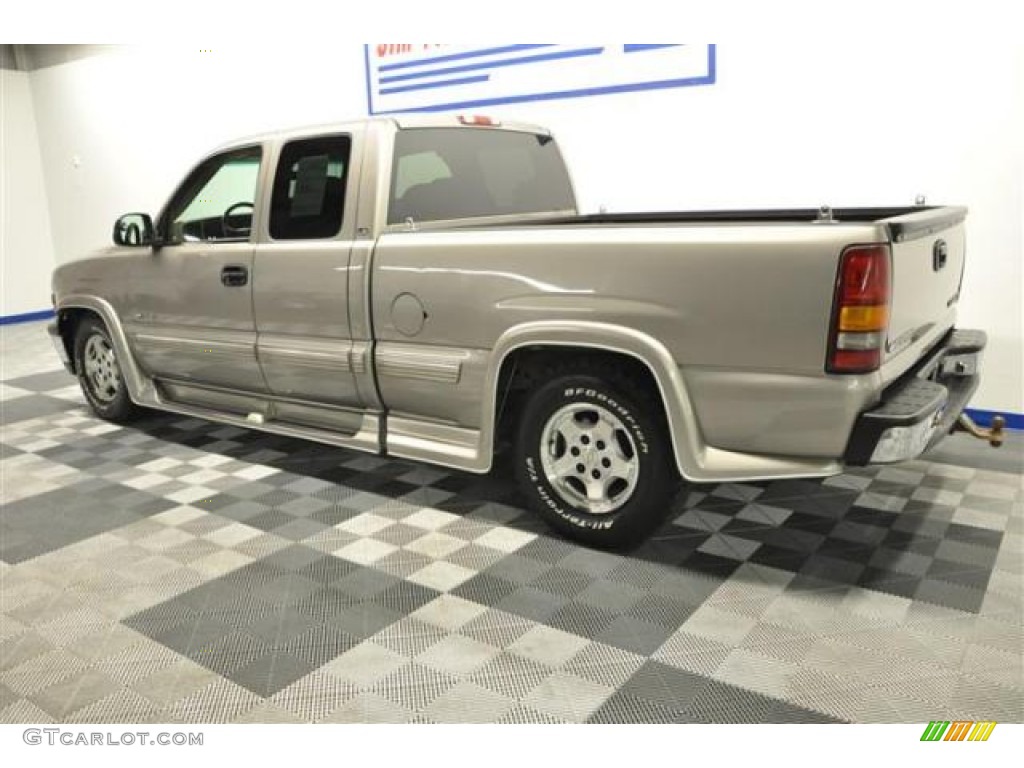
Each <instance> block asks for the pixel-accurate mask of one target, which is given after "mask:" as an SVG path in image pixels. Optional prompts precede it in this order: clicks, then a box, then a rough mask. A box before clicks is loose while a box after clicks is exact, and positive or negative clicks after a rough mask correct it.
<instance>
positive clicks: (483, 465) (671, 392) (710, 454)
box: [474, 320, 842, 482]
mask: <svg viewBox="0 0 1024 768" xmlns="http://www.w3.org/2000/svg"><path fill="white" fill-rule="evenodd" d="M526 346H540V347H544V346H548V347H556V346H557V347H577V348H579V347H583V348H586V347H589V348H592V349H599V350H602V351H607V352H617V353H620V354H624V355H629V356H630V357H633V358H636V359H637V360H639V361H640V362H641V363H643V364H644V365H645V366H646V367H647V369H648V370H650V372H651V375H652V376H653V377H654V381H655V383H656V384H657V385H658V391H659V394H660V396H661V402H662V404H663V405H664V408H665V415H666V418H667V419H668V428H669V437H670V439H671V441H672V450H673V453H674V454H675V460H676V468H677V469H678V470H679V474H680V475H682V476H683V478H685V479H686V480H689V481H691V482H726V481H731V482H745V481H750V480H762V479H778V478H783V477H792V478H796V477H822V476H825V475H834V474H836V473H838V472H840V471H842V466H841V464H840V463H839V462H838V461H836V460H832V459H806V458H796V457H789V456H763V455H758V454H750V453H738V452H735V451H727V450H722V449H720V448H715V447H713V446H709V445H707V444H706V443H705V442H704V438H703V435H702V433H701V431H700V425H699V423H698V421H697V417H696V414H695V413H694V410H693V404H692V401H691V399H690V395H689V392H688V390H687V387H686V382H685V381H684V379H683V375H682V373H681V371H680V369H679V366H678V365H677V364H676V362H675V360H674V359H673V358H672V354H671V353H670V352H669V350H668V348H667V347H666V346H665V345H664V344H662V343H661V342H660V341H658V340H657V339H655V338H653V337H652V336H649V335H647V334H646V333H643V332H641V331H637V330H636V329H634V328H628V327H624V326H620V325H615V324H611V323H599V322H587V321H565V320H555V321H537V322H530V323H523V324H522V325H517V326H515V327H513V328H510V329H509V330H507V331H506V332H505V333H503V334H502V335H501V337H499V339H498V341H497V342H496V344H495V346H494V351H493V354H492V356H491V361H490V365H489V368H488V371H487V378H486V380H485V390H484V395H485V396H484V398H483V413H482V414H481V421H480V424H481V432H480V443H479V449H478V453H477V457H476V458H477V461H476V462H475V463H476V464H477V467H474V471H480V472H487V471H488V470H489V469H490V466H491V462H492V459H493V446H494V429H495V418H496V415H497V403H498V375H499V373H500V371H501V366H502V364H503V363H504V361H505V358H506V357H508V355H509V354H511V353H512V352H514V351H515V350H516V349H519V348H521V347H526Z"/></svg>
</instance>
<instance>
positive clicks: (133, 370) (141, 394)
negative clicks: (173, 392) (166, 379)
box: [57, 294, 162, 408]
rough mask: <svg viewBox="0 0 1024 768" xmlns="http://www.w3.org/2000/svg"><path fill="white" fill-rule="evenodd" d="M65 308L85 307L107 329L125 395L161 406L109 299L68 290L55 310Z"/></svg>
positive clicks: (133, 400)
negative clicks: (132, 351) (95, 315)
mask: <svg viewBox="0 0 1024 768" xmlns="http://www.w3.org/2000/svg"><path fill="white" fill-rule="evenodd" d="M67 309H85V310H89V311H90V312H94V313H96V314H97V315H99V316H100V318H101V319H102V320H103V322H104V324H105V325H106V326H107V330H108V331H109V332H110V340H111V341H112V342H113V343H114V349H115V351H116V352H117V360H118V364H119V365H120V366H121V373H122V375H123V376H124V383H125V385H126V386H127V387H128V396H129V397H131V399H132V402H133V403H135V404H137V405H142V406H149V407H152V408H159V407H162V403H161V402H160V399H159V397H158V396H157V392H156V387H155V386H153V381H152V380H151V379H150V378H149V377H147V376H146V375H145V374H143V373H142V371H141V370H139V367H138V365H136V363H135V357H134V356H133V355H132V353H131V349H130V348H129V346H128V337H127V336H126V335H125V332H124V328H123V326H122V325H121V319H120V318H119V317H118V316H117V312H116V311H115V310H114V307H113V306H112V305H111V304H110V302H109V301H106V300H105V299H101V298H99V297H98V296H90V295H88V294H69V295H68V296H65V297H63V298H62V299H61V301H60V303H59V304H58V305H57V314H58V315H59V314H60V313H61V312H62V311H64V310H67Z"/></svg>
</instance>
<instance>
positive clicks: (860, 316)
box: [825, 244, 892, 373]
mask: <svg viewBox="0 0 1024 768" xmlns="http://www.w3.org/2000/svg"><path fill="white" fill-rule="evenodd" d="M891 261H892V258H891V254H890V252H889V246H888V245H886V244H876V245H855V246H851V247H849V248H847V249H846V250H845V251H843V254H842V256H841V257H840V260H839V276H838V279H837V281H836V294H835V300H834V302H833V307H832V330H831V335H830V339H829V355H828V361H827V362H826V365H825V370H827V371H828V372H829V373H869V372H870V371H875V370H878V367H879V366H880V365H881V363H882V347H883V346H884V345H885V332H886V330H887V329H888V327H889V304H890V300H891V295H892V286H891V281H890V272H891Z"/></svg>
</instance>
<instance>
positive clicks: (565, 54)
mask: <svg viewBox="0 0 1024 768" xmlns="http://www.w3.org/2000/svg"><path fill="white" fill-rule="evenodd" d="M603 50H604V48H576V49H574V50H571V51H555V52H554V53H541V54H536V55H534V56H518V57H516V58H514V59H498V60H496V61H478V62H475V63H473V64H463V65H462V66H459V67H445V68H444V69H429V70H425V71H423V72H410V73H408V74H405V75H391V76H390V77H382V78H381V79H380V82H381V83H393V82H396V81H399V80H415V79H418V78H421V77H436V76H438V75H454V74H457V73H459V72H472V71H473V70H475V69H491V68H497V67H512V66H516V65H519V64H533V63H535V62H538V61H556V60H557V59H576V58H579V57H580V56H596V55H598V54H599V53H601V51H603ZM381 93H387V91H381Z"/></svg>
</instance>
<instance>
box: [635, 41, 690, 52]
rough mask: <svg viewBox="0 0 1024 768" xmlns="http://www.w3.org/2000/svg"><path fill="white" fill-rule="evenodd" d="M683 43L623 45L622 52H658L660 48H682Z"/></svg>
mask: <svg viewBox="0 0 1024 768" xmlns="http://www.w3.org/2000/svg"><path fill="white" fill-rule="evenodd" d="M682 47H683V44H682V43H623V45H622V50H623V51H625V52H626V53H638V52H640V51H656V50H658V49H659V48H682Z"/></svg>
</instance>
